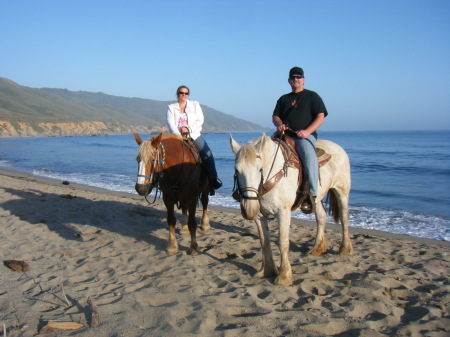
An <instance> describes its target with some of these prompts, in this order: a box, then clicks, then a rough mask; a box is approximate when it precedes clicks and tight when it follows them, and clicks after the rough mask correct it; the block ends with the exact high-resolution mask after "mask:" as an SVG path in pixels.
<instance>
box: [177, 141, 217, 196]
mask: <svg viewBox="0 0 450 337" xmlns="http://www.w3.org/2000/svg"><path fill="white" fill-rule="evenodd" d="M182 137H183V144H184V145H186V146H187V148H188V149H189V150H190V151H191V153H192V155H193V156H194V158H195V161H196V163H197V165H200V167H201V170H202V171H201V173H202V175H201V177H202V178H201V184H206V181H209V173H208V169H207V168H206V166H205V165H204V163H203V161H202V158H201V157H200V152H199V151H198V149H197V147H196V146H195V145H194V143H193V142H192V138H191V137H189V136H188V135H183V136H182ZM210 186H211V184H210ZM209 193H210V195H214V189H212V188H210V191H209Z"/></svg>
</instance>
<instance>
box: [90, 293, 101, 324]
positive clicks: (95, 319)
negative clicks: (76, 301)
mask: <svg viewBox="0 0 450 337" xmlns="http://www.w3.org/2000/svg"><path fill="white" fill-rule="evenodd" d="M87 303H88V304H89V307H90V308H91V312H92V316H91V328H93V327H96V326H99V325H100V314H99V313H98V309H97V305H96V304H95V303H94V301H93V300H92V298H91V297H88V299H87Z"/></svg>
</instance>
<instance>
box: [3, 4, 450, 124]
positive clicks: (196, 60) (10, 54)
mask: <svg viewBox="0 0 450 337" xmlns="http://www.w3.org/2000/svg"><path fill="white" fill-rule="evenodd" d="M449 16H450V1H448V0H420V1H418V0H376V1H375V0H374V1H371V0H366V1H360V0H339V1H338V0H305V1H302V0H296V1H289V0H273V1H268V0H226V1H216V0H184V1H180V0H142V1H138V0H126V1H119V0H116V1H113V0H108V1H103V0H98V1H96V0H76V1H75V0H73V1H69V0H51V1H50V0H39V1H38V0H34V1H31V0H27V1H25V0H24V1H22V0H14V1H11V0H0V77H5V78H8V79H10V80H12V81H14V82H16V83H18V84H20V85H23V86H28V87H33V88H42V87H49V88H65V89H68V90H73V91H79V90H81V91H90V92H103V93H105V94H109V95H115V96H124V97H139V98H148V99H154V100H161V101H175V100H176V96H175V91H176V89H177V87H178V86H179V85H182V84H183V85H187V86H188V87H189V88H190V90H191V96H190V99H192V100H196V101H199V102H200V103H201V104H203V105H207V106H209V107H211V108H214V109H217V110H219V111H222V112H224V113H226V114H229V115H233V116H236V117H239V118H242V119H245V120H247V121H251V122H255V123H257V124H259V125H262V126H266V127H270V126H272V123H271V116H272V112H273V109H274V107H275V103H276V101H277V100H278V98H279V97H280V96H281V95H283V94H286V93H288V92H289V91H290V86H289V84H288V81H287V80H288V73H289V69H290V68H291V67H293V66H299V67H302V68H303V69H304V72H305V88H307V89H310V90H313V91H315V92H317V93H318V94H319V95H320V96H321V97H322V99H323V101H324V103H325V105H326V107H327V110H328V113H329V115H328V117H327V118H326V120H325V123H324V124H323V125H322V127H321V130H326V131H372V130H382V131H384V130H444V129H445V130H448V129H450V20H448V18H449ZM161 113H162V114H165V111H161Z"/></svg>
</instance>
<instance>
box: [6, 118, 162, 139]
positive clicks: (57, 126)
mask: <svg viewBox="0 0 450 337" xmlns="http://www.w3.org/2000/svg"><path fill="white" fill-rule="evenodd" d="M134 132H137V133H143V134H152V133H159V132H167V127H161V126H155V127H152V128H149V127H145V126H140V125H124V124H121V123H113V122H111V123H105V122H89V121H84V122H79V123H38V124H35V125H33V124H31V123H26V122H9V121H0V137H3V138H8V137H59V136H66V137H67V136H93V135H111V134H115V135H120V134H130V133H134Z"/></svg>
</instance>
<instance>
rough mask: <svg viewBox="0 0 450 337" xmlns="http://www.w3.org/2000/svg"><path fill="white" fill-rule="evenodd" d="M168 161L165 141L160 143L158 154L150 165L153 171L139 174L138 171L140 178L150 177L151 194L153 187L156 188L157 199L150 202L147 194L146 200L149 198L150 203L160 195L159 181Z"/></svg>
mask: <svg viewBox="0 0 450 337" xmlns="http://www.w3.org/2000/svg"><path fill="white" fill-rule="evenodd" d="M165 161H166V149H165V147H164V145H163V143H160V144H159V146H158V148H157V149H156V154H155V157H154V158H153V159H152V161H151V164H150V167H151V172H150V175H149V176H148V175H145V174H139V172H138V175H137V176H138V178H148V179H149V181H148V183H147V184H150V186H151V188H150V189H149V194H150V192H151V190H152V188H153V187H155V188H156V193H155V199H154V200H153V202H150V201H148V200H147V196H148V194H147V195H146V196H145V200H147V202H148V203H149V204H152V203H155V201H156V198H157V195H158V190H159V191H160V192H161V189H160V188H159V182H160V180H161V176H162V172H163V171H164V164H165Z"/></svg>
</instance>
